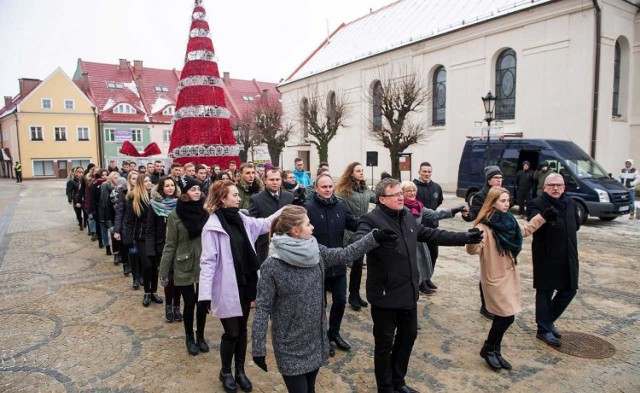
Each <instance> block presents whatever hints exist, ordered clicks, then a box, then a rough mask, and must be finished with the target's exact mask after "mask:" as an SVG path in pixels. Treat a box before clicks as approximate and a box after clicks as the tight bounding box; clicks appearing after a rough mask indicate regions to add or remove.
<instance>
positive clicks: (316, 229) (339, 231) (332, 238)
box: [304, 194, 358, 277]
mask: <svg viewBox="0 0 640 393" xmlns="http://www.w3.org/2000/svg"><path fill="white" fill-rule="evenodd" d="M332 201H333V202H334V203H326V201H323V200H322V199H321V198H320V197H319V196H318V195H317V194H314V195H313V197H312V198H311V199H310V200H308V201H307V202H306V203H305V204H304V207H305V208H306V209H307V216H308V217H309V222H310V223H311V225H313V236H314V237H315V238H316V240H317V241H318V244H322V245H323V246H325V247H328V248H339V247H342V246H343V242H344V230H345V228H348V229H350V230H352V231H355V230H357V225H358V219H357V218H355V217H354V216H353V215H352V214H351V212H350V211H349V209H348V208H347V205H345V204H344V203H342V202H341V201H339V200H338V199H337V198H334V199H333V200H332ZM343 274H347V267H346V265H337V266H332V267H329V268H327V270H326V272H325V277H337V276H340V275H343Z"/></svg>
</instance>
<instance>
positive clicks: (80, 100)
mask: <svg viewBox="0 0 640 393" xmlns="http://www.w3.org/2000/svg"><path fill="white" fill-rule="evenodd" d="M21 90H22V80H21ZM5 109H6V108H5ZM1 116H2V117H1V118H0V127H2V131H3V139H5V138H7V139H6V140H3V145H4V146H7V147H11V154H12V156H13V157H12V158H13V161H14V162H15V161H20V163H21V164H22V176H23V178H24V179H38V178H65V177H67V175H68V174H69V173H70V172H71V168H73V167H76V166H82V167H83V168H86V166H87V164H89V162H94V163H96V162H98V157H99V156H100V155H99V138H98V135H97V130H98V127H97V116H96V112H95V110H94V107H93V104H92V103H91V101H90V100H89V99H88V98H87V96H86V95H85V94H84V93H83V92H82V91H81V90H80V89H79V88H78V87H77V86H76V84H75V83H74V82H73V81H72V80H71V79H70V78H69V77H68V76H67V75H66V74H65V73H64V71H62V69H60V68H58V69H56V70H55V71H54V72H53V73H52V74H51V75H50V76H49V77H48V78H47V79H45V80H44V81H42V82H40V83H39V84H38V85H37V86H36V87H35V88H33V89H32V90H31V91H29V92H28V93H26V94H25V96H24V98H22V97H20V98H19V101H18V103H17V105H16V106H15V109H14V110H13V111H11V112H9V113H8V112H7V111H5V112H4V113H2V114H1ZM5 134H6V135H5ZM7 135H8V137H7ZM16 153H17V154H16Z"/></svg>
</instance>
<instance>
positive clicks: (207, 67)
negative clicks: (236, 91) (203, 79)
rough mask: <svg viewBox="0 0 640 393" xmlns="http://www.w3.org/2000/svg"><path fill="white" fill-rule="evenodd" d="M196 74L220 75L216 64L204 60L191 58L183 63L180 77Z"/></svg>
mask: <svg viewBox="0 0 640 393" xmlns="http://www.w3.org/2000/svg"><path fill="white" fill-rule="evenodd" d="M196 75H212V76H217V77H220V72H219V71H218V64H216V63H213V62H211V61H205V60H193V61H190V62H188V63H187V64H185V65H184V68H183V69H182V74H181V75H180V79H184V78H188V77H190V76H196Z"/></svg>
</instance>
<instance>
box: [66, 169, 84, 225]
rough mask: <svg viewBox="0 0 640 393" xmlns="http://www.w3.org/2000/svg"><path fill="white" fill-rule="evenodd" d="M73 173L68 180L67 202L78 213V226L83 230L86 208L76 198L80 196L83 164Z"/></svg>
mask: <svg viewBox="0 0 640 393" xmlns="http://www.w3.org/2000/svg"><path fill="white" fill-rule="evenodd" d="M71 175H72V176H71V178H70V179H69V181H67V202H69V204H70V205H71V206H73V211H74V212H75V213H76V220H78V227H79V228H80V230H83V229H84V223H85V221H86V218H83V214H84V210H83V209H82V205H81V204H79V203H76V199H77V198H78V193H79V192H80V187H81V185H82V177H83V176H84V169H82V167H81V166H79V167H77V168H73V172H72V173H71Z"/></svg>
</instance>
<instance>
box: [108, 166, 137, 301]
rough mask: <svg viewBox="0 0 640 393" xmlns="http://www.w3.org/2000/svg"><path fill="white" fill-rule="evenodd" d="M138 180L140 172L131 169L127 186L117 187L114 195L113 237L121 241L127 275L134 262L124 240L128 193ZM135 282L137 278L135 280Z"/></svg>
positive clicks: (122, 257)
mask: <svg viewBox="0 0 640 393" xmlns="http://www.w3.org/2000/svg"><path fill="white" fill-rule="evenodd" d="M137 180H138V172H137V171H131V172H129V174H128V175H127V184H126V186H125V187H122V188H119V189H116V190H117V193H116V195H112V203H113V205H114V211H115V216H114V220H113V239H114V240H115V241H117V242H118V243H119V249H120V260H121V261H122V273H123V274H124V275H125V276H128V275H129V274H131V266H132V263H131V262H130V261H129V259H130V258H129V246H127V245H125V244H124V242H123V239H124V232H125V230H126V228H125V225H124V221H125V213H126V211H125V210H126V209H125V207H126V204H127V194H128V193H129V191H132V190H133V189H134V188H135V184H136V181H137ZM134 284H135V280H134ZM139 287H140V283H139V282H138V287H135V286H134V288H135V289H137V288H139Z"/></svg>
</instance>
